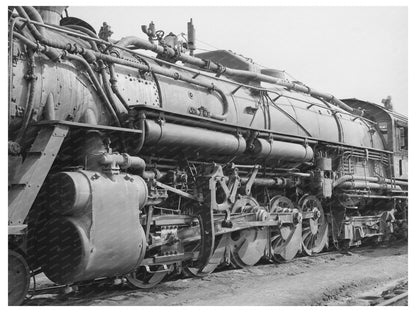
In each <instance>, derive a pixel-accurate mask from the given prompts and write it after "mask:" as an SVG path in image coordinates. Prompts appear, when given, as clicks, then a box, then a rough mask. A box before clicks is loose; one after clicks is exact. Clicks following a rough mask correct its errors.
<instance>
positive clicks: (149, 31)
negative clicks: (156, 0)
mask: <svg viewBox="0 0 416 312" xmlns="http://www.w3.org/2000/svg"><path fill="white" fill-rule="evenodd" d="M141 28H142V32H144V33H145V34H146V35H147V37H148V38H149V41H150V42H151V43H153V40H154V39H156V28H155V23H153V21H152V22H150V24H149V26H146V25H142V27H141Z"/></svg>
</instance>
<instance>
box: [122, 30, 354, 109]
mask: <svg viewBox="0 0 416 312" xmlns="http://www.w3.org/2000/svg"><path fill="white" fill-rule="evenodd" d="M116 45H120V46H121V47H124V48H127V47H130V46H133V48H136V49H144V50H150V51H153V52H155V53H158V54H164V55H166V56H168V57H173V58H175V57H176V58H177V59H178V60H180V61H182V62H184V63H188V64H191V65H195V66H198V67H200V68H204V69H208V70H209V71H212V72H216V73H221V74H226V75H228V76H231V77H238V78H246V79H251V80H255V81H262V82H268V83H271V84H277V85H281V86H284V87H286V88H289V89H291V90H295V91H299V92H302V93H306V94H310V95H312V96H316V97H320V98H322V99H324V100H327V101H329V102H332V103H334V104H335V105H337V106H339V107H341V108H342V109H344V110H346V111H348V112H350V113H355V112H356V111H355V110H354V109H353V108H351V107H350V106H348V105H347V104H345V103H344V102H342V101H340V100H339V99H337V98H335V97H334V96H333V95H331V94H328V93H323V92H319V91H317V90H314V89H312V88H309V87H307V86H303V85H299V84H296V83H293V82H288V81H285V80H283V79H280V78H275V77H272V76H269V75H264V74H261V73H255V72H250V71H246V70H240V69H232V68H228V67H224V66H222V65H220V64H216V63H214V62H209V61H208V60H204V59H201V58H197V57H193V56H189V55H186V54H178V53H177V51H176V50H175V49H173V48H170V47H162V46H160V45H157V44H154V43H151V42H149V41H146V40H144V39H141V38H138V37H134V36H130V37H124V38H122V39H121V40H120V41H118V42H116Z"/></svg>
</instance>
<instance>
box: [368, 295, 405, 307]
mask: <svg viewBox="0 0 416 312" xmlns="http://www.w3.org/2000/svg"><path fill="white" fill-rule="evenodd" d="M407 297H409V292H408V291H406V292H404V293H402V294H400V295H397V296H395V297H393V298H390V299H388V300H386V301H383V302H381V303H379V304H376V306H389V305H391V304H393V303H395V302H397V301H399V300H402V299H404V298H407Z"/></svg>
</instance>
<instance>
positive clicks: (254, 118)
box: [8, 6, 408, 305]
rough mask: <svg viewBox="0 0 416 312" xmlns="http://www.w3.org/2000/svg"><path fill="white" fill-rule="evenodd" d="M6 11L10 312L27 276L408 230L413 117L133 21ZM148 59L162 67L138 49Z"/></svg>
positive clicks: (219, 260)
mask: <svg viewBox="0 0 416 312" xmlns="http://www.w3.org/2000/svg"><path fill="white" fill-rule="evenodd" d="M64 10H65V7H29V6H25V7H10V8H9V63H8V65H9V76H8V77H9V98H8V103H9V144H8V147H9V149H8V152H9V213H8V217H9V218H8V241H9V304H12V305H14V304H20V303H21V302H22V301H23V300H24V298H25V296H26V294H27V291H28V288H29V283H30V278H31V276H34V275H36V274H38V273H41V272H44V273H45V275H46V276H47V277H48V278H49V279H51V280H52V281H53V282H55V283H57V284H62V285H77V284H80V283H83V282H86V281H92V280H95V279H101V278H108V279H114V281H117V282H121V283H128V284H129V285H130V286H132V287H135V288H149V287H152V286H154V285H156V284H157V283H159V282H161V281H162V280H163V278H165V276H166V275H167V274H173V273H182V272H185V273H186V274H191V275H194V276H204V275H206V274H209V273H211V272H212V271H214V270H215V269H216V268H217V267H219V266H232V267H236V268H242V267H246V266H251V265H255V264H256V263H257V262H258V261H259V260H260V259H262V258H264V259H268V260H270V261H276V262H279V261H288V260H291V259H293V258H294V257H295V256H296V255H298V254H301V253H303V254H306V255H312V254H315V253H319V252H321V251H322V250H323V249H324V248H327V247H328V246H329V244H332V245H334V246H335V247H338V248H339V247H340V246H341V245H344V246H345V245H348V246H356V245H359V244H361V243H362V242H363V241H365V240H372V241H383V240H386V239H388V238H389V236H391V235H392V234H393V232H394V231H395V230H396V229H398V228H400V227H403V226H404V225H405V224H406V220H407V185H408V184H407V117H405V116H402V115H400V114H398V113H396V112H394V111H392V110H391V109H388V108H384V107H381V106H379V105H376V104H373V103H369V102H365V101H361V100H357V99H346V100H343V101H341V100H339V99H337V98H336V97H334V96H333V95H331V94H328V93H324V92H321V91H318V90H315V89H312V88H310V87H309V86H307V85H305V84H303V83H300V82H295V81H291V80H289V79H288V78H287V77H286V76H285V74H284V72H282V71H279V70H276V69H264V68H263V69H261V68H260V67H259V66H257V65H256V64H255V63H253V62H252V61H251V60H250V59H247V58H245V57H242V56H241V55H237V54H235V53H233V52H230V51H227V50H217V51H211V52H205V53H200V54H195V30H194V26H193V24H192V20H191V21H190V22H189V23H188V38H187V40H182V39H181V38H179V37H178V36H176V35H174V34H172V33H169V34H167V35H165V33H164V32H163V31H159V30H158V31H156V28H155V25H154V24H153V23H151V24H150V25H149V26H143V27H142V30H143V32H144V33H145V34H146V36H147V38H145V39H143V38H139V37H136V36H132V37H125V38H122V39H120V40H114V39H112V38H111V35H112V31H111V27H110V26H109V25H108V24H106V23H104V24H103V26H102V27H101V29H100V30H99V32H98V34H97V31H96V30H95V29H94V28H93V27H91V26H90V25H89V24H88V23H87V22H86V21H83V20H80V19H78V18H75V17H69V16H66V17H63V16H62V15H63V12H64ZM144 50H149V51H152V52H154V56H149V55H148V54H145V53H143V51H144Z"/></svg>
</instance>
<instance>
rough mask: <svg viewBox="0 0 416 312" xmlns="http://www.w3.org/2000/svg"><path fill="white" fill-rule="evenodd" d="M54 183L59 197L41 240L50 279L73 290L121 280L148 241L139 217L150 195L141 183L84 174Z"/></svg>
mask: <svg viewBox="0 0 416 312" xmlns="http://www.w3.org/2000/svg"><path fill="white" fill-rule="evenodd" d="M49 183H54V184H55V185H54V188H55V189H56V190H57V191H56V192H54V193H52V194H50V202H49V203H48V204H47V206H48V207H47V209H48V210H49V212H50V214H51V218H50V220H49V221H48V222H47V223H46V225H45V227H44V228H43V229H42V231H41V232H40V233H42V234H41V235H42V237H39V241H43V242H44V243H43V244H42V250H41V251H40V253H41V255H40V258H41V259H42V261H41V262H42V263H41V266H42V268H43V270H44V272H45V274H46V276H47V277H48V278H49V279H51V280H52V281H54V282H56V283H61V284H68V283H72V282H77V281H82V280H91V279H94V278H99V277H105V276H117V275H122V274H126V273H128V272H129V271H131V270H132V269H134V268H135V267H136V265H138V264H139V263H140V262H141V260H142V259H143V257H144V253H145V249H146V241H145V237H144V232H143V229H142V226H141V224H140V222H139V214H140V209H141V207H143V205H144V204H145V202H146V200H147V192H148V191H147V186H146V183H145V182H144V180H143V179H142V178H140V177H138V176H133V175H127V174H119V175H113V176H111V178H110V177H107V176H106V175H103V174H101V173H99V172H93V171H79V172H61V173H59V174H57V175H55V177H54V178H53V179H51V180H50V182H49ZM50 189H51V188H50Z"/></svg>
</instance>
